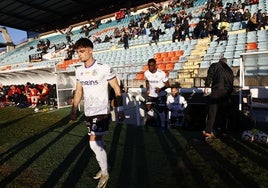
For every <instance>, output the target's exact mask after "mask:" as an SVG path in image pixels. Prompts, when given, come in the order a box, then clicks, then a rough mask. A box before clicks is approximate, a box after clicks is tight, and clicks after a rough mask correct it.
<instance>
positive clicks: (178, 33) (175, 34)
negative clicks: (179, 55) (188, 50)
mask: <svg viewBox="0 0 268 188" xmlns="http://www.w3.org/2000/svg"><path fill="white" fill-rule="evenodd" d="M180 39H181V30H180V25H177V26H176V27H175V30H174V32H173V33H172V42H175V41H176V40H178V42H180Z"/></svg>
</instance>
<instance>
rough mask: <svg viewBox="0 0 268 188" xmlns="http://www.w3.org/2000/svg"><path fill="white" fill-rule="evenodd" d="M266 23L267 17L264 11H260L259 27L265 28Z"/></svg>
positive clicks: (267, 22) (267, 21)
mask: <svg viewBox="0 0 268 188" xmlns="http://www.w3.org/2000/svg"><path fill="white" fill-rule="evenodd" d="M267 24H268V17H267V15H266V13H264V12H263V13H262V21H261V24H260V28H259V29H261V28H263V29H264V30H265V29H266V26H267Z"/></svg>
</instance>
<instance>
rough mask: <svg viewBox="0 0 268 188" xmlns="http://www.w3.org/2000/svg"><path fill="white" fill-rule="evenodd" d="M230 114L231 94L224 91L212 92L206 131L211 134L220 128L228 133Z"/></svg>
mask: <svg viewBox="0 0 268 188" xmlns="http://www.w3.org/2000/svg"><path fill="white" fill-rule="evenodd" d="M230 112H231V94H229V93H227V92H226V91H222V90H217V91H212V93H211V96H210V101H209V109H208V114H207V121H206V127H205V131H206V132H207V133H211V132H212V131H213V129H214V128H220V129H221V131H222V132H226V131H227V122H228V119H229V117H230Z"/></svg>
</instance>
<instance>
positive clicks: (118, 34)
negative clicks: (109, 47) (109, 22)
mask: <svg viewBox="0 0 268 188" xmlns="http://www.w3.org/2000/svg"><path fill="white" fill-rule="evenodd" d="M120 37H121V32H120V30H119V28H118V27H116V28H115V29H114V38H120Z"/></svg>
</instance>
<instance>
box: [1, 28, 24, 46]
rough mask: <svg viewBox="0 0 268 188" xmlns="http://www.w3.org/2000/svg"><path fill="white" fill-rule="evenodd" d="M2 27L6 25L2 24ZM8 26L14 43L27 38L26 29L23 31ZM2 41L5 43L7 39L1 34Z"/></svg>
mask: <svg viewBox="0 0 268 188" xmlns="http://www.w3.org/2000/svg"><path fill="white" fill-rule="evenodd" d="M0 27H4V26H1V25H0ZM6 28H7V31H8V33H9V35H10V37H11V39H12V41H13V43H14V44H19V43H21V42H23V41H25V40H26V39H27V33H26V31H22V30H18V29H14V28H10V27H6ZM0 42H2V43H5V40H4V39H3V36H2V35H0Z"/></svg>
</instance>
